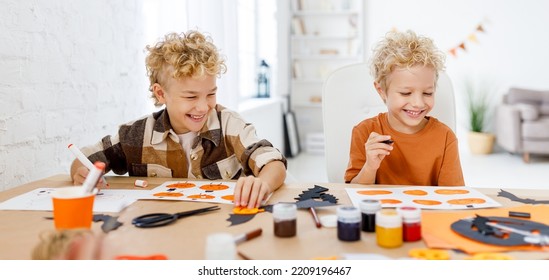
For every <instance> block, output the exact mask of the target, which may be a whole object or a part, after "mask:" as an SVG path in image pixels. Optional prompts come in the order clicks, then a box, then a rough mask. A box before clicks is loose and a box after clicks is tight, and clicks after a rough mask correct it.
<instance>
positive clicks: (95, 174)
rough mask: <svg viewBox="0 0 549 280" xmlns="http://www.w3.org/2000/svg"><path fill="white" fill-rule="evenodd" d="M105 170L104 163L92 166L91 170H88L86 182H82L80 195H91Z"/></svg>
mask: <svg viewBox="0 0 549 280" xmlns="http://www.w3.org/2000/svg"><path fill="white" fill-rule="evenodd" d="M104 170H105V163H104V162H100V161H98V162H96V163H95V164H94V166H93V169H91V170H90V173H89V174H88V176H87V177H86V180H84V183H83V184H82V195H85V194H88V193H91V192H92V190H93V188H95V186H96V185H97V183H98V182H99V178H101V175H102V174H103V171H104Z"/></svg>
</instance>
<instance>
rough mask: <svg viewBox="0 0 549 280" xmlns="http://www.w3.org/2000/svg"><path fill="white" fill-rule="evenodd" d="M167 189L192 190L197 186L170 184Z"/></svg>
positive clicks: (187, 183)
mask: <svg viewBox="0 0 549 280" xmlns="http://www.w3.org/2000/svg"><path fill="white" fill-rule="evenodd" d="M166 187H167V188H177V189H190V188H194V187H196V184H194V183H189V182H182V183H175V184H169V185H167V186H166Z"/></svg>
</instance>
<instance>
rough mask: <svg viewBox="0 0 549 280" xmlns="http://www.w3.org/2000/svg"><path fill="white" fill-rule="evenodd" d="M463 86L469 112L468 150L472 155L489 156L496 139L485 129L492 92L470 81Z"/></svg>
mask: <svg viewBox="0 0 549 280" xmlns="http://www.w3.org/2000/svg"><path fill="white" fill-rule="evenodd" d="M465 86H466V87H465V91H466V93H467V110H468V112H469V128H470V131H469V135H468V142H469V148H470V150H471V153H473V154H490V153H492V149H493V147H494V142H495V139H496V138H495V135H494V134H493V133H490V132H488V131H487V129H486V124H487V122H488V120H489V117H490V116H491V115H490V114H491V113H492V110H491V109H492V108H491V106H490V101H491V96H492V90H491V89H490V88H489V87H487V86H486V85H484V84H482V85H481V84H475V83H473V82H471V81H468V82H467V83H466V85H465Z"/></svg>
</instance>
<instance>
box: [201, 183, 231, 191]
mask: <svg viewBox="0 0 549 280" xmlns="http://www.w3.org/2000/svg"><path fill="white" fill-rule="evenodd" d="M228 188H229V186H227V185H223V184H209V185H204V186H202V187H200V189H202V190H205V191H222V190H226V189H228Z"/></svg>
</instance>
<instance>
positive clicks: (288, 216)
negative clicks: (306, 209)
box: [273, 203, 297, 237]
mask: <svg viewBox="0 0 549 280" xmlns="http://www.w3.org/2000/svg"><path fill="white" fill-rule="evenodd" d="M273 220H274V235H275V236H278V237H292V236H295V234H296V231H297V206H296V205H295V203H277V204H275V205H274V206H273Z"/></svg>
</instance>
